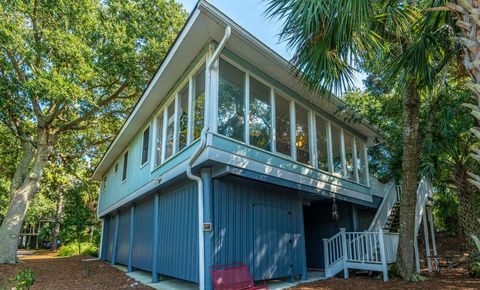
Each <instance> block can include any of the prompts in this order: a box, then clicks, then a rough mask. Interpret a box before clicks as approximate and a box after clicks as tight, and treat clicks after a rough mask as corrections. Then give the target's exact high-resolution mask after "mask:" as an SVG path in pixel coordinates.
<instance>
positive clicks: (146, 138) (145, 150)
mask: <svg viewBox="0 0 480 290" xmlns="http://www.w3.org/2000/svg"><path fill="white" fill-rule="evenodd" d="M149 141H150V126H149V127H147V129H145V131H143V142H142V165H143V164H145V163H147V161H148V143H149Z"/></svg>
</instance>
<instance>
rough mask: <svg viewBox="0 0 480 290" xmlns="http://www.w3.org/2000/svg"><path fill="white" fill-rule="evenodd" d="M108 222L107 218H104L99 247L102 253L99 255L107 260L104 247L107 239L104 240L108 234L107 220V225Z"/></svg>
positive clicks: (101, 258)
mask: <svg viewBox="0 0 480 290" xmlns="http://www.w3.org/2000/svg"><path fill="white" fill-rule="evenodd" d="M106 222H107V221H106V220H105V218H102V232H101V235H100V248H99V251H100V253H98V257H99V258H100V260H105V249H104V247H105V241H104V239H105V237H106V236H107V235H106V234H105V232H106V229H107V227H108V222H107V225H106V226H105V223H106Z"/></svg>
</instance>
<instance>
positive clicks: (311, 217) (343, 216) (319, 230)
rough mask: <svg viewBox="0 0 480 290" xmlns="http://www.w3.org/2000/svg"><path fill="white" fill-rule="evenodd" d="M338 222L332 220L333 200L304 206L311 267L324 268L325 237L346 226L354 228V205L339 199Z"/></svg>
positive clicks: (308, 260)
mask: <svg viewBox="0 0 480 290" xmlns="http://www.w3.org/2000/svg"><path fill="white" fill-rule="evenodd" d="M337 206H338V207H337V208H338V214H339V220H338V222H334V221H333V220H332V201H331V200H328V201H324V202H321V203H312V205H310V206H305V207H304V212H303V214H304V221H305V244H306V245H305V246H306V251H307V266H308V267H309V268H319V269H323V268H324V258H323V239H324V238H330V237H332V236H333V235H335V234H337V233H338V232H339V231H340V228H346V229H347V231H352V230H353V217H352V206H351V204H349V203H342V202H339V201H337Z"/></svg>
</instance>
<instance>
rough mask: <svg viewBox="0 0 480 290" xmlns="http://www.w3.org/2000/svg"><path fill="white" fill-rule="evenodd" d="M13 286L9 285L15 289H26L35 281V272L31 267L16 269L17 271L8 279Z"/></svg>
mask: <svg viewBox="0 0 480 290" xmlns="http://www.w3.org/2000/svg"><path fill="white" fill-rule="evenodd" d="M10 282H11V283H12V286H13V287H9V288H12V289H17V290H27V289H30V286H32V285H33V283H34V282H35V272H33V270H32V269H24V270H20V271H18V273H17V274H16V275H15V277H13V278H12V279H10Z"/></svg>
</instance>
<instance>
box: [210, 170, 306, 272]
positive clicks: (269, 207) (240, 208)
mask: <svg viewBox="0 0 480 290" xmlns="http://www.w3.org/2000/svg"><path fill="white" fill-rule="evenodd" d="M213 203H214V205H215V207H214V217H215V221H214V253H213V263H214V264H229V263H233V262H243V263H246V264H247V265H248V267H249V269H250V271H251V273H252V274H253V279H254V280H263V279H271V278H278V277H286V276H296V275H302V274H304V271H306V268H305V267H306V264H305V252H304V240H303V234H302V233H303V221H302V204H301V200H300V198H299V197H297V195H296V192H295V191H293V190H287V189H283V188H280V187H273V186H269V185H265V184H261V183H256V182H251V181H248V180H246V179H240V178H228V179H215V180H214V202H213ZM290 265H291V266H292V267H290Z"/></svg>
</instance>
